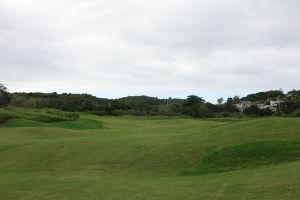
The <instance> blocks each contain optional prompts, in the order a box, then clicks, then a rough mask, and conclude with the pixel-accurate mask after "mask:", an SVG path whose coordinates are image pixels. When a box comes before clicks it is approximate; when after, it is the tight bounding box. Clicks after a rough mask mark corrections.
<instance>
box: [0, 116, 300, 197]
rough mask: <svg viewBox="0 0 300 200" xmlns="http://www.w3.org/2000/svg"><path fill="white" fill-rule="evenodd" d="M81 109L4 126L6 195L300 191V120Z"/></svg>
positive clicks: (1, 173) (0, 165)
mask: <svg viewBox="0 0 300 200" xmlns="http://www.w3.org/2000/svg"><path fill="white" fill-rule="evenodd" d="M22 112H24V111H22ZM47 112H48V113H50V114H51V112H49V111H47ZM50 114H49V116H50ZM32 115H33V114H31V115H30V116H32ZM51 115H52V114H51ZM79 115H80V117H79V118H78V119H75V118H74V119H73V118H72V119H71V120H68V118H66V119H64V118H62V119H63V120H61V121H59V120H57V121H56V122H45V120H37V118H34V117H30V116H29V115H18V114H17V115H16V116H17V117H14V118H11V119H8V120H6V121H5V122H3V123H1V124H0V199H1V200H11V199H13V200H19V199H20V200H31V199H43V200H52V199H55V200H73V199H74V200H77V199H78V200H79V199H88V200H96V199H99V200H129V199H130V200H150V199H151V200H152V199H155V200H183V199H184V200H196V199H222V200H223V199H224V200H233V199H256V200H257V199H264V200H277V199H278V200H279V199H290V200H293V199H299V198H300V118H288V117H286V118H283V117H266V118H244V119H233V118H218V119H217V118H215V119H194V118H190V117H184V116H180V117H176V116H173V117H168V116H97V115H92V114H87V113H79ZM28 116H29V117H28ZM37 116H40V117H41V115H37ZM70 116H71V115H68V117H70ZM71 117H72V116H71Z"/></svg>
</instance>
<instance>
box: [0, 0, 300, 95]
mask: <svg viewBox="0 0 300 200" xmlns="http://www.w3.org/2000/svg"><path fill="white" fill-rule="evenodd" d="M299 9H300V2H299V1H297V0H285V1H281V0H272V1H271V0H252V1H248V0H228V1H217V0H212V1H204V0H172V1H171V0H160V1H158V0H152V1H140V0H111V1H96V0H87V1H83V0H72V1H71V0H51V1H50V0H49V1H48V0H45V1H37V0H0V55H1V56H0V81H1V82H3V83H5V84H6V85H7V86H8V87H9V88H10V89H11V91H44V92H49V91H58V92H88V93H92V94H94V95H97V96H106V97H119V96H124V95H134V94H148V95H153V96H162V97H167V96H177V97H184V96H185V95H187V94H189V93H196V94H199V95H202V96H204V97H206V98H207V99H209V100H212V99H214V98H216V97H217V95H223V96H229V95H234V94H245V93H247V92H252V91H257V90H265V89H279V88H283V89H292V88H299V86H300V81H299V80H298V76H299V74H300V66H299V64H300V57H299V55H298V54H299V52H300V36H299V35H300V14H299V12H298V11H299Z"/></svg>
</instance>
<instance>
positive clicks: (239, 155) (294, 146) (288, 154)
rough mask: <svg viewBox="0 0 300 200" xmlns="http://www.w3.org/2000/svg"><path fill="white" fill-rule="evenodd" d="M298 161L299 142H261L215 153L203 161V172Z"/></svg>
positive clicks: (299, 154)
mask: <svg viewBox="0 0 300 200" xmlns="http://www.w3.org/2000/svg"><path fill="white" fill-rule="evenodd" d="M299 159H300V140H293V141H263V142H255V143H248V144H242V145H237V146H233V147H229V148H225V149H222V150H220V151H216V152H214V153H212V154H210V155H208V156H207V157H205V158H204V159H203V161H204V163H205V164H206V166H205V168H206V169H204V170H203V169H202V170H203V171H204V172H205V171H208V172H209V171H211V172H213V171H228V170H234V169H242V168H252V167H257V166H262V165H269V164H275V163H280V162H284V161H293V160H299Z"/></svg>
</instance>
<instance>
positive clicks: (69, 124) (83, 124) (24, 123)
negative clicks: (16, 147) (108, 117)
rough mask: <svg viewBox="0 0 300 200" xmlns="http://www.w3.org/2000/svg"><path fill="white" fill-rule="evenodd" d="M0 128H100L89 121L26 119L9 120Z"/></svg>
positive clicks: (95, 122) (95, 123)
mask: <svg viewBox="0 0 300 200" xmlns="http://www.w3.org/2000/svg"><path fill="white" fill-rule="evenodd" d="M1 127H5V128H16V127H47V128H65V129H73V130H84V129H97V128H101V127H102V123H101V122H100V121H96V120H91V119H78V120H76V121H61V122H51V123H45V122H37V121H32V120H26V119H11V120H9V121H7V122H6V123H4V124H2V126H1Z"/></svg>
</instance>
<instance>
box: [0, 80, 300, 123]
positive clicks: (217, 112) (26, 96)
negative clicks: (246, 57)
mask: <svg viewBox="0 0 300 200" xmlns="http://www.w3.org/2000/svg"><path fill="white" fill-rule="evenodd" d="M1 87H2V89H1V90H2V94H3V95H0V97H1V98H0V105H2V106H10V107H22V108H52V109H59V110H64V111H68V112H89V113H92V114H96V115H114V116H118V115H138V116H141V115H168V116H182V115H188V116H192V117H195V118H215V117H221V118H222V117H235V118H236V117H238V118H239V117H243V116H245V115H246V116H252V117H263V116H290V117H296V116H300V90H291V91H289V92H287V93H284V92H283V91H281V90H271V91H266V92H258V93H254V94H249V95H247V96H245V97H242V98H240V97H239V96H235V97H229V98H227V100H226V101H225V100H224V99H223V98H219V99H218V101H217V102H218V103H217V104H212V103H210V102H207V101H205V99H203V98H202V97H200V96H197V95H189V96H188V97H187V98H186V99H178V98H177V99H176V98H175V99H174V98H171V97H170V98H168V99H160V98H157V97H149V96H128V97H123V98H118V99H108V98H98V97H95V96H92V95H89V94H70V93H63V94H57V93H55V92H54V93H9V92H8V90H7V89H6V88H5V87H4V86H1ZM244 101H247V102H250V103H251V105H252V107H251V108H250V109H246V110H239V109H238V108H237V104H239V103H241V102H244ZM270 101H279V102H280V105H277V107H278V108H277V109H267V108H264V109H261V108H259V107H257V105H264V106H265V107H268V104H270ZM244 111H245V112H244Z"/></svg>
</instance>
